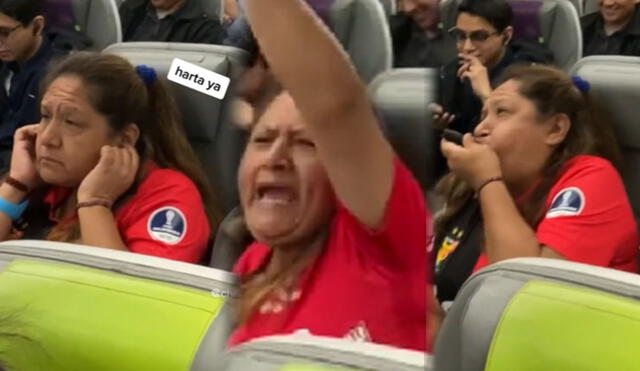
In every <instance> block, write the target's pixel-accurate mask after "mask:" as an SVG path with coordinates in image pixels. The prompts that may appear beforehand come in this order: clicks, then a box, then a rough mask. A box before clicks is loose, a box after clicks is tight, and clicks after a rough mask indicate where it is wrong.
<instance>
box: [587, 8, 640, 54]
mask: <svg viewBox="0 0 640 371" xmlns="http://www.w3.org/2000/svg"><path fill="white" fill-rule="evenodd" d="M638 2H639V1H638V0H599V1H598V5H599V7H600V11H599V12H595V13H592V14H588V15H585V16H584V17H582V19H581V24H582V38H583V43H584V56H585V57H586V56H589V55H598V54H601V55H631V56H640V11H639V10H638V9H639V8H638Z"/></svg>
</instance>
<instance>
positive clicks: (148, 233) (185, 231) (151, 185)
mask: <svg viewBox="0 0 640 371" xmlns="http://www.w3.org/2000/svg"><path fill="white" fill-rule="evenodd" d="M150 176H151V175H150ZM153 176H154V178H156V179H149V180H145V182H144V183H143V184H142V185H141V186H140V188H139V189H138V192H137V193H136V195H135V196H134V197H133V198H132V199H131V200H130V201H129V202H128V203H127V205H125V207H123V210H122V212H121V213H119V214H118V215H117V218H118V228H119V229H120V233H121V235H122V237H123V240H124V243H125V245H126V246H127V248H128V249H129V250H130V251H132V252H135V253H139V254H147V255H154V256H159V257H163V258H167V259H172V260H180V261H184V262H188V263H199V262H200V260H201V259H202V257H203V255H204V253H205V252H206V249H207V247H208V243H209V237H210V233H211V231H210V227H209V223H208V220H207V216H206V213H205V211H204V207H203V204H202V200H201V198H200V193H199V192H198V189H197V188H196V186H195V185H194V184H193V183H192V182H191V181H190V180H189V179H188V178H186V177H185V176H184V175H182V174H179V173H176V172H174V171H172V170H160V171H158V172H156V173H155V174H153Z"/></svg>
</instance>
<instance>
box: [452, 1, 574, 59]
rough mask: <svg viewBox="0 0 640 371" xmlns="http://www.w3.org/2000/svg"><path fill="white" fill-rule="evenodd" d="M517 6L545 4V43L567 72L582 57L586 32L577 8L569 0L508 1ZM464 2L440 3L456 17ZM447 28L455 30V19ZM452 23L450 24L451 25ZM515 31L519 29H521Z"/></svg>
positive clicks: (542, 22) (541, 13) (542, 12)
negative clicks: (457, 10) (520, 4)
mask: <svg viewBox="0 0 640 371" xmlns="http://www.w3.org/2000/svg"><path fill="white" fill-rule="evenodd" d="M507 1H508V2H509V3H510V4H513V3H529V2H536V3H541V6H540V10H539V12H538V14H539V21H540V24H539V26H540V32H541V34H542V37H543V38H544V41H545V43H546V45H547V47H548V48H549V50H551V51H552V52H553V56H554V63H555V64H556V65H557V66H558V67H560V68H562V69H563V70H565V71H569V70H570V69H571V67H572V66H573V65H574V64H575V63H576V62H577V61H578V59H579V58H580V57H582V28H581V27H580V17H579V15H578V11H577V10H576V7H575V6H574V5H572V4H571V2H569V1H567V0H507ZM460 2H461V0H443V1H442V2H441V3H440V6H441V9H442V11H443V14H446V15H451V14H455V12H454V11H452V8H456V7H457V4H459V3H460ZM443 21H445V27H447V28H449V27H453V26H455V17H451V16H449V17H447V18H446V19H444V20H443ZM447 22H448V24H447ZM514 27H515V28H516V29H517V28H518V25H517V24H515V25H514Z"/></svg>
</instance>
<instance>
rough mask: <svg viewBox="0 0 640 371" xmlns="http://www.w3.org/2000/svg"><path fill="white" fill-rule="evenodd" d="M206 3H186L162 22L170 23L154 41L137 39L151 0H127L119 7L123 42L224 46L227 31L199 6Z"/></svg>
mask: <svg viewBox="0 0 640 371" xmlns="http://www.w3.org/2000/svg"><path fill="white" fill-rule="evenodd" d="M200 1H203V0H187V1H186V3H185V5H184V6H183V7H182V8H181V9H180V10H178V11H177V12H175V13H173V14H171V15H169V16H167V18H165V19H163V20H162V21H163V22H165V21H167V22H171V26H170V27H166V28H164V29H161V30H160V31H159V32H158V34H157V38H156V39H154V40H138V39H136V40H134V39H133V38H134V35H135V33H136V30H137V28H138V27H139V26H140V24H141V23H142V22H143V21H144V20H145V17H147V16H148V14H149V8H148V7H149V5H150V3H149V0H126V1H125V2H124V3H122V5H121V6H120V20H121V22H122V33H123V38H124V41H162V42H178V43H200V44H221V43H222V41H223V40H224V37H225V32H224V29H223V27H222V25H221V24H220V22H219V21H218V20H217V19H215V17H212V16H211V15H209V14H207V13H206V12H205V10H204V9H203V7H202V6H201V5H200Z"/></svg>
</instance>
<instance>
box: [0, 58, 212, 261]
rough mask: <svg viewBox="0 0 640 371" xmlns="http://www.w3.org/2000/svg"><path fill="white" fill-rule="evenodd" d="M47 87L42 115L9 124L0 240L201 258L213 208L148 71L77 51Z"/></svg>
mask: <svg viewBox="0 0 640 371" xmlns="http://www.w3.org/2000/svg"><path fill="white" fill-rule="evenodd" d="M44 91H45V93H44V96H43V98H42V104H41V110H42V120H41V121H40V123H39V124H35V125H30V126H26V127H24V128H22V129H20V130H18V131H17V132H16V135H15V144H14V147H13V154H12V159H11V169H10V172H9V175H8V177H7V178H6V179H5V181H4V182H3V183H2V185H0V239H1V240H6V239H11V238H31V239H36V238H37V239H41V238H46V239H48V240H53V241H64V242H77V243H82V244H85V245H91V246H99V247H104V248H110V249H116V250H125V251H132V252H137V253H142V254H149V255H156V256H161V257H165V258H169V259H175V260H182V261H187V262H192V263H197V262H199V261H200V260H201V259H202V257H203V255H204V253H205V251H206V249H207V245H208V241H209V237H210V234H211V230H212V228H214V227H215V221H216V217H215V214H216V211H217V210H216V208H215V206H214V203H213V198H212V195H211V191H210V188H209V185H208V182H207V181H206V178H205V176H204V174H203V173H202V171H201V169H200V167H199V165H198V160H197V158H196V157H195V154H194V153H193V150H192V149H191V147H190V145H189V143H188V142H187V140H186V137H185V135H184V133H183V129H182V127H181V125H180V121H179V119H178V117H179V116H178V114H177V107H176V105H175V103H174V102H173V100H172V99H171V98H170V96H169V95H168V93H167V91H166V88H165V87H164V84H162V82H161V81H159V80H158V79H157V77H156V75H155V71H154V70H153V69H151V68H149V67H145V66H138V67H137V68H134V67H133V66H132V65H131V64H130V63H129V62H127V61H126V60H125V59H123V58H121V57H118V56H113V55H100V54H93V53H79V54H76V55H74V56H72V57H69V58H68V59H66V60H65V61H63V62H62V63H61V64H60V65H59V66H57V67H56V68H54V69H53V70H52V72H51V73H50V74H49V75H48V77H47V78H46V79H45V89H44ZM23 212H24V215H22V214H23ZM12 224H13V225H14V226H15V228H14V229H13V231H12V230H11V227H12Z"/></svg>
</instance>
